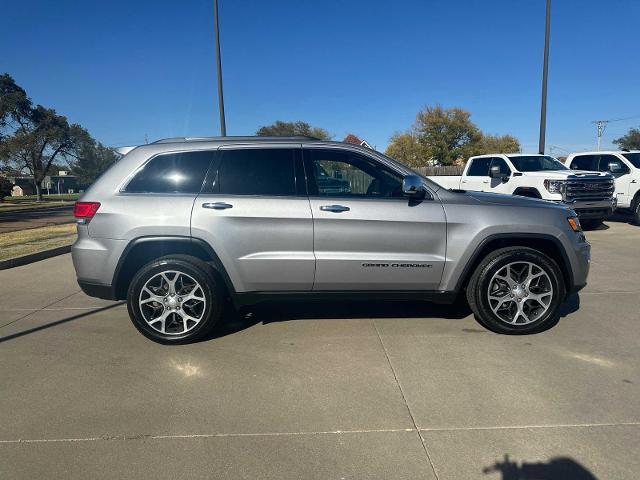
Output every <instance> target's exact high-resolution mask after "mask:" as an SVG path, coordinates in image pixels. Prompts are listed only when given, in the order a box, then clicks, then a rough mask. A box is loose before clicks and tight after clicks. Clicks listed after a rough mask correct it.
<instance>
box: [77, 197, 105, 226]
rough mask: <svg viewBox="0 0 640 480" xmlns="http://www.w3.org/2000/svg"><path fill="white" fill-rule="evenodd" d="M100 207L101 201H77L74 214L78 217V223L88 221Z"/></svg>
mask: <svg viewBox="0 0 640 480" xmlns="http://www.w3.org/2000/svg"><path fill="white" fill-rule="evenodd" d="M99 208H100V202H76V204H75V205H74V206H73V216H74V217H76V218H77V219H78V220H77V221H78V223H88V222H89V220H91V219H92V218H93V216H94V215H95V214H96V212H97V211H98V209H99Z"/></svg>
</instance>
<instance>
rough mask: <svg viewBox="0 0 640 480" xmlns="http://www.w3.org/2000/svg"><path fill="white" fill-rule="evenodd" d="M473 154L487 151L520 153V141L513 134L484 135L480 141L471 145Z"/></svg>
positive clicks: (481, 153)
mask: <svg viewBox="0 0 640 480" xmlns="http://www.w3.org/2000/svg"><path fill="white" fill-rule="evenodd" d="M471 148H472V149H473V150H474V152H473V154H472V155H483V154H485V153H518V152H519V151H520V142H519V141H518V139H517V138H516V137H514V136H513V135H484V134H483V135H482V137H481V138H480V141H479V142H477V144H475V145H473V146H472V147H471Z"/></svg>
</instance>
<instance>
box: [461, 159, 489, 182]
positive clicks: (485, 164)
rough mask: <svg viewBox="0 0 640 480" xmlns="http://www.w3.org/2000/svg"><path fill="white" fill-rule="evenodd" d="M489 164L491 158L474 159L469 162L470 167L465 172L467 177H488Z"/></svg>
mask: <svg viewBox="0 0 640 480" xmlns="http://www.w3.org/2000/svg"><path fill="white" fill-rule="evenodd" d="M490 164H491V157H482V158H474V159H473V160H471V166H470V167H469V170H468V171H467V176H468V177H488V176H489V165H490Z"/></svg>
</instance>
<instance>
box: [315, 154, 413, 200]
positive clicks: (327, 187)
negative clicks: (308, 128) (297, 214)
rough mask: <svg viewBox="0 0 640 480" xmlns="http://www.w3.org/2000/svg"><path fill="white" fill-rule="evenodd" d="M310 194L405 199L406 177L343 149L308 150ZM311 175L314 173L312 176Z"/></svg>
mask: <svg viewBox="0 0 640 480" xmlns="http://www.w3.org/2000/svg"><path fill="white" fill-rule="evenodd" d="M305 159H306V166H307V177H311V178H310V193H311V194H312V195H319V196H322V197H377V198H393V197H402V196H403V195H402V176H401V175H399V174H398V173H396V172H393V171H392V170H390V169H388V168H386V167H385V166H384V165H382V164H380V163H379V162H377V161H375V160H373V159H371V158H368V157H366V156H364V155H358V154H357V153H353V152H349V151H341V150H331V149H315V148H314V149H309V150H306V151H305ZM310 173H311V174H310Z"/></svg>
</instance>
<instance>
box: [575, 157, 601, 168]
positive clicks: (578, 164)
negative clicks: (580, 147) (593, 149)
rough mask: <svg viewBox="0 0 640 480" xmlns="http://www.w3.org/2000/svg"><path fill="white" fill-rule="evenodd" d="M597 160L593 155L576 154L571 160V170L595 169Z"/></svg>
mask: <svg viewBox="0 0 640 480" xmlns="http://www.w3.org/2000/svg"><path fill="white" fill-rule="evenodd" d="M597 161H598V158H597V157H596V156H595V155H578V156H577V157H574V158H573V160H571V170H592V171H593V170H596V169H597V168H596V165H597Z"/></svg>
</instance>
